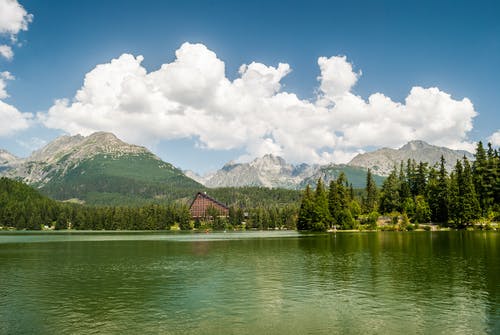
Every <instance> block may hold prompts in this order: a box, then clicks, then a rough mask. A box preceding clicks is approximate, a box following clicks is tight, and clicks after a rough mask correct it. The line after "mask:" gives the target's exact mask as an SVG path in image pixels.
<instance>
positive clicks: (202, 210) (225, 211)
mask: <svg viewBox="0 0 500 335" xmlns="http://www.w3.org/2000/svg"><path fill="white" fill-rule="evenodd" d="M209 208H214V209H215V210H217V211H218V212H219V216H226V217H227V216H229V208H228V207H227V206H226V205H224V204H223V203H221V202H219V201H217V200H215V199H213V198H211V197H209V196H208V195H207V194H206V193H202V192H198V193H197V194H196V197H195V198H194V200H193V202H192V203H191V206H190V207H189V212H190V213H191V217H192V218H195V219H196V218H206V217H208V213H207V210H208V209H209Z"/></svg>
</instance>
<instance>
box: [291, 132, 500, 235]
mask: <svg viewBox="0 0 500 335" xmlns="http://www.w3.org/2000/svg"><path fill="white" fill-rule="evenodd" d="M445 163H446V162H445V160H444V158H443V157H441V160H440V162H439V163H438V164H436V165H435V166H429V165H428V164H427V163H423V162H420V163H417V162H415V160H408V161H407V162H401V163H400V165H399V167H396V166H395V167H394V169H393V170H392V172H391V173H390V174H389V176H388V177H387V179H386V180H385V181H384V183H383V185H382V187H381V189H378V188H377V186H376V184H375V182H374V180H373V176H372V174H371V171H370V170H368V173H367V177H366V187H365V190H364V192H363V195H362V196H356V195H355V194H354V192H353V190H352V188H350V187H349V183H348V181H347V178H346V177H345V175H343V174H340V176H339V177H338V178H337V180H335V181H332V182H330V184H329V187H328V189H326V188H325V186H324V185H323V182H322V180H321V179H320V180H318V182H317V185H316V189H315V190H314V191H313V190H312V189H311V188H310V187H309V186H308V187H307V188H306V190H305V192H304V195H303V197H302V200H301V204H300V209H299V213H298V221H297V229H298V230H314V231H324V230H327V229H330V228H333V227H335V228H337V229H354V228H357V227H358V226H359V225H360V224H368V225H369V226H371V227H372V228H374V227H376V225H375V224H376V220H377V218H378V217H379V216H380V213H381V214H386V215H390V216H391V217H392V218H396V219H395V220H394V222H395V223H399V222H401V226H403V228H405V227H408V224H409V223H410V222H413V223H428V222H435V223H439V224H442V225H444V226H449V227H454V228H465V227H467V226H469V225H471V224H473V223H474V222H476V221H478V220H480V219H482V221H485V222H491V221H495V220H496V221H498V220H499V219H500V158H499V152H498V150H497V149H494V148H493V147H492V145H491V143H489V144H488V147H487V149H485V148H484V147H483V144H482V142H479V143H478V144H477V147H476V152H475V161H474V162H473V163H471V162H469V160H468V159H467V158H466V157H465V156H464V157H463V159H462V160H458V161H457V162H456V164H455V167H454V169H453V170H452V171H451V173H448V172H447V170H446V168H445Z"/></svg>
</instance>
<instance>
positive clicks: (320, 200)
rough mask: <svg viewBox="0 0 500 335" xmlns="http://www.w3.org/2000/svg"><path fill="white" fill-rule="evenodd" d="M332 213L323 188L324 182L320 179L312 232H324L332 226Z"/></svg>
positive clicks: (316, 193)
mask: <svg viewBox="0 0 500 335" xmlns="http://www.w3.org/2000/svg"><path fill="white" fill-rule="evenodd" d="M330 221H331V219H330V212H329V210H328V196H327V193H326V191H325V187H324V186H323V180H322V179H321V178H319V179H318V182H317V184H316V191H315V192H314V210H313V217H312V230H316V231H322V230H325V229H327V228H328V227H329V225H330Z"/></svg>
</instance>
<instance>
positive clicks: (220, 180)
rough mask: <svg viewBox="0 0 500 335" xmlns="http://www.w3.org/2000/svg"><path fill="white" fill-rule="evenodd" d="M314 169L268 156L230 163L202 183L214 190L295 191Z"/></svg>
mask: <svg viewBox="0 0 500 335" xmlns="http://www.w3.org/2000/svg"><path fill="white" fill-rule="evenodd" d="M314 169H315V168H314V167H311V166H308V165H306V164H303V165H299V166H294V165H291V164H287V163H286V162H285V160H284V159H283V158H281V157H278V156H274V155H271V154H268V155H265V156H264V157H260V158H256V159H254V160H253V161H252V162H250V163H234V162H229V163H227V164H226V165H224V166H223V167H222V169H220V170H218V171H217V172H215V173H213V174H211V175H209V176H206V177H205V178H204V180H203V179H202V181H204V184H205V186H207V187H212V188H215V187H242V186H262V187H268V188H288V189H294V188H296V186H297V185H298V184H300V182H301V181H302V180H303V179H304V178H305V177H306V176H308V175H310V174H312V173H313V170H314Z"/></svg>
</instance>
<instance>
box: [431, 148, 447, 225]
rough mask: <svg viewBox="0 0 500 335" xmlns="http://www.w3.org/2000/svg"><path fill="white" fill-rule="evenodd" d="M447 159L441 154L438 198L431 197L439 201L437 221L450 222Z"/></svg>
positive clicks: (434, 200)
mask: <svg viewBox="0 0 500 335" xmlns="http://www.w3.org/2000/svg"><path fill="white" fill-rule="evenodd" d="M445 164H446V161H445V159H444V157H443V156H442V155H441V161H440V163H439V174H438V193H437V196H436V198H435V199H434V198H430V201H433V202H436V203H437V211H436V213H435V220H436V221H437V222H442V223H447V222H448V213H449V211H448V207H449V203H448V173H447V172H446V166H445Z"/></svg>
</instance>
